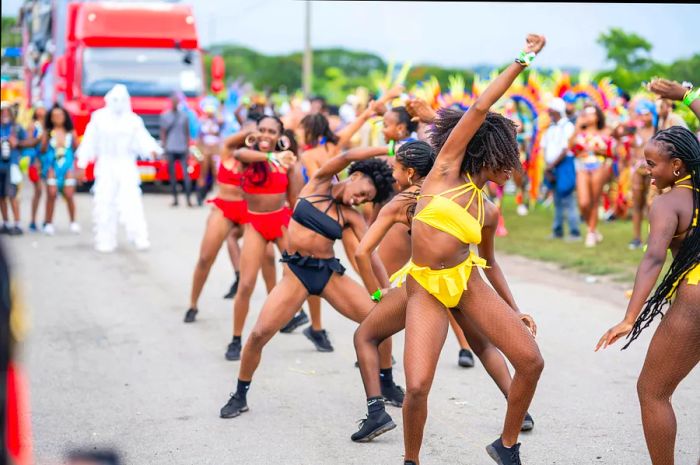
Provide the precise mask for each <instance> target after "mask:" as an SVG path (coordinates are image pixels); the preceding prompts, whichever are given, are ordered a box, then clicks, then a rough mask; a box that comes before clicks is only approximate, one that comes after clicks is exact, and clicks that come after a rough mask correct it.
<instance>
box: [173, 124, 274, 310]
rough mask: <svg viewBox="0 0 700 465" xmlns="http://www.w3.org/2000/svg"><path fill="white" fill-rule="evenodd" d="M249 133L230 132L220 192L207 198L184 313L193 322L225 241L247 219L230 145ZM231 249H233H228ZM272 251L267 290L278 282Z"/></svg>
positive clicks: (267, 266) (239, 172) (219, 177)
mask: <svg viewBox="0 0 700 465" xmlns="http://www.w3.org/2000/svg"><path fill="white" fill-rule="evenodd" d="M249 134H250V131H247V132H240V133H238V134H235V135H233V136H231V137H230V138H229V139H228V140H227V146H228V148H229V150H224V151H223V153H222V155H221V164H220V165H219V170H218V172H217V175H216V180H217V183H218V185H219V193H218V195H217V196H216V197H215V198H214V199H211V200H209V201H208V202H207V203H210V204H212V205H213V208H212V210H211V213H210V214H209V218H208V219H207V225H206V228H205V230H204V237H202V243H201V245H200V248H199V258H198V259H197V264H196V265H195V268H194V273H193V276H192V290H191V293H190V308H189V309H188V310H187V312H186V313H185V323H192V322H194V321H195V319H196V316H197V313H198V312H199V307H198V305H197V304H198V301H199V296H200V295H201V293H202V288H203V287H204V283H205V282H206V281H207V277H208V276H209V271H210V270H211V267H212V265H213V264H214V260H216V256H217V255H218V253H219V250H220V249H221V246H222V244H223V243H224V241H226V239H227V238H228V237H229V236H230V235H231V234H232V232H233V230H234V228H235V229H241V228H243V225H245V224H246V223H247V222H248V203H247V202H246V200H245V198H244V193H243V189H242V187H241V184H242V182H243V169H242V165H241V163H240V162H238V161H237V160H236V159H235V158H234V157H233V155H232V154H231V150H230V149H231V148H232V147H236V148H237V147H242V146H243V145H244V141H245V138H246V137H247V136H248V135H249ZM235 240H236V238H234V239H233V241H234V245H236V246H237V244H236V242H235ZM230 248H231V247H230V245H229V249H230ZM236 249H237V247H236ZM229 252H231V251H230V250H229ZM234 252H235V253H233V254H231V253H230V255H231V256H232V262H233V265H234V269H235V270H239V269H240V268H239V267H240V264H239V263H238V261H239V260H233V258H234V257H235V258H239V254H240V251H239V250H235V251H234ZM272 252H273V253H272V254H270V253H269V248H268V249H266V252H265V257H264V259H263V261H262V268H263V278H264V279H265V286H266V287H267V291H268V292H270V290H271V289H272V288H273V287H274V285H275V263H274V259H275V257H274V251H272ZM236 276H239V272H238V271H236Z"/></svg>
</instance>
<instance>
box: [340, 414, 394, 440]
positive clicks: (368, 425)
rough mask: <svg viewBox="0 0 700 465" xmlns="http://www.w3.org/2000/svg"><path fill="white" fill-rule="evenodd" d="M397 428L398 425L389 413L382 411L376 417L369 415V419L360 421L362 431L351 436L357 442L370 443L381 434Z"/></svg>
mask: <svg viewBox="0 0 700 465" xmlns="http://www.w3.org/2000/svg"><path fill="white" fill-rule="evenodd" d="M394 428H396V423H394V420H392V419H391V417H390V416H389V414H388V413H386V412H385V411H381V412H379V413H377V414H375V415H367V418H365V419H364V420H360V429H359V430H357V432H355V433H353V435H352V436H350V439H352V440H353V441H355V442H369V441H371V440H372V439H374V438H376V437H377V436H379V435H380V434H384V433H386V432H387V431H391V430H392V429H394Z"/></svg>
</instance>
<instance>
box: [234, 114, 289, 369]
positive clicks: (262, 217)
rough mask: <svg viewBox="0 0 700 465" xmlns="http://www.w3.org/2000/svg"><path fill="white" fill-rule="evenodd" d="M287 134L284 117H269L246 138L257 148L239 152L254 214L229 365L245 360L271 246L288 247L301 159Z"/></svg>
mask: <svg viewBox="0 0 700 465" xmlns="http://www.w3.org/2000/svg"><path fill="white" fill-rule="evenodd" d="M283 133H284V125H283V124H282V121H280V119H279V118H277V117H275V116H264V117H262V119H260V120H259V121H258V124H257V130H256V132H255V133H254V134H247V135H246V145H248V146H249V147H251V148H239V149H236V150H235V151H234V152H233V156H234V158H235V159H236V160H237V161H238V162H240V163H241V168H242V170H243V178H242V189H243V192H244V193H245V199H246V201H247V203H248V212H247V224H246V226H245V231H244V233H243V247H242V250H241V258H240V260H241V263H240V270H241V274H240V280H239V283H238V292H237V293H236V297H235V299H234V301H233V339H232V341H231V343H230V344H229V345H228V348H227V350H226V359H227V360H240V357H241V334H242V333H243V327H244V325H245V319H246V316H247V315H248V308H249V305H250V298H251V296H252V294H253V289H254V288H255V281H256V279H257V276H258V271H260V268H261V266H262V260H263V257H264V256H265V249H266V248H267V245H268V244H269V243H270V242H274V243H275V244H276V245H277V247H278V248H279V249H280V251H282V250H284V249H285V248H286V244H287V237H286V234H287V225H288V224H289V220H290V218H291V215H292V212H291V209H290V208H289V207H288V206H287V201H288V199H289V197H290V195H291V196H292V197H293V196H294V190H295V186H293V185H292V186H290V182H289V179H290V176H289V175H291V174H292V170H293V168H292V165H293V164H294V162H295V161H296V156H295V155H294V153H293V152H291V151H289V150H287V149H289V148H290V141H289V139H288V137H284V138H283V137H282V136H283ZM230 142H231V141H230V139H229V141H227V143H226V146H227V147H232V146H234V145H232V144H231V143H230ZM288 171H289V172H288Z"/></svg>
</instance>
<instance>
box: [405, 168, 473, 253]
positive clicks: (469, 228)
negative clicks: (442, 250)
mask: <svg viewBox="0 0 700 465" xmlns="http://www.w3.org/2000/svg"><path fill="white" fill-rule="evenodd" d="M467 177H468V179H469V182H466V183H464V184H462V185H459V186H457V187H453V188H452V189H448V190H446V191H444V192H441V193H439V194H425V195H419V196H418V200H420V199H421V198H423V197H431V199H430V202H428V204H427V205H426V206H425V207H424V208H423V209H422V210H421V211H419V212H418V213H417V214H416V216H414V217H413V219H414V220H418V221H420V222H422V223H425V224H427V225H428V226H432V227H433V228H435V229H438V230H440V231H442V232H446V233H447V234H449V235H450V236H452V237H454V238H455V239H457V240H459V241H462V242H464V243H465V244H479V243H480V242H481V228H482V227H483V226H484V195H483V192H482V190H481V189H479V188H478V187H476V185H475V184H474V183H473V182H472V178H471V176H469V175H468V174H467ZM469 192H471V193H472V194H471V197H470V198H469V201H468V202H467V205H466V206H465V207H462V206H461V205H460V204H458V203H457V202H455V200H454V199H456V198H457V197H459V196H461V195H464V194H468V193H469ZM450 193H452V195H451V196H449V197H446V194H450ZM474 199H476V201H477V208H476V212H477V213H476V218H474V217H473V216H472V215H471V214H470V213H469V212H468V211H467V210H468V209H469V207H470V206H471V205H472V203H473V202H474Z"/></svg>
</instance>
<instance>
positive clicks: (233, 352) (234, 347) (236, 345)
mask: <svg viewBox="0 0 700 465" xmlns="http://www.w3.org/2000/svg"><path fill="white" fill-rule="evenodd" d="M240 359H241V341H231V343H230V344H229V345H228V348H227V349H226V360H229V361H231V362H235V361H236V360H240Z"/></svg>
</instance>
